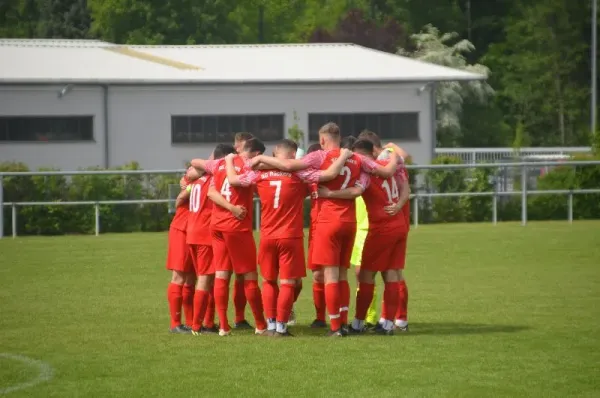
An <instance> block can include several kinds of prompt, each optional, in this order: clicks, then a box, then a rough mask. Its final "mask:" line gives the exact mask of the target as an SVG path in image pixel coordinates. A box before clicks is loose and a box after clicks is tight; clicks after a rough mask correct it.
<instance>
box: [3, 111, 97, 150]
mask: <svg viewBox="0 0 600 398" xmlns="http://www.w3.org/2000/svg"><path fill="white" fill-rule="evenodd" d="M94 121H95V116H94V115H0V144H6V143H35V142H44V143H68V142H77V143H89V142H92V143H93V142H96V140H95V138H94ZM75 126H76V127H75Z"/></svg>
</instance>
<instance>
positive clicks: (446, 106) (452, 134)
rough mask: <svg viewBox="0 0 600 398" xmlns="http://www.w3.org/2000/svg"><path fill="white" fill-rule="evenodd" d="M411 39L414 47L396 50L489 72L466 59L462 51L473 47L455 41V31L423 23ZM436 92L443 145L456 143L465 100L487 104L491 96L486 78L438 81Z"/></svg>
mask: <svg viewBox="0 0 600 398" xmlns="http://www.w3.org/2000/svg"><path fill="white" fill-rule="evenodd" d="M411 38H412V40H413V42H414V44H415V46H416V50H415V51H414V52H408V51H406V50H404V49H400V50H399V51H398V53H399V54H401V55H407V56H410V57H413V58H416V59H418V60H420V61H425V62H430V63H434V64H438V65H443V66H448V67H451V68H455V69H461V70H465V71H468V72H473V73H478V74H482V75H485V76H488V75H489V74H490V70H489V69H488V68H487V67H486V66H484V65H481V64H469V63H468V62H467V60H466V58H465V54H468V53H469V52H471V51H473V50H474V49H475V48H474V47H473V44H471V42H469V41H468V40H459V39H458V34H457V33H444V34H441V33H440V31H439V30H438V29H437V28H435V27H433V26H432V25H427V26H425V28H424V30H423V31H422V32H420V33H417V34H414V35H412V36H411ZM436 94H437V95H436V100H437V129H438V131H439V132H440V134H439V136H440V138H439V139H440V140H441V142H443V143H444V145H445V146H446V145H450V146H455V145H458V144H460V142H459V140H460V133H461V117H462V114H463V104H464V101H465V99H466V98H469V99H470V100H472V101H475V102H476V103H479V104H487V103H488V102H489V100H490V99H491V98H492V97H493V95H494V90H493V89H492V87H491V86H490V85H489V84H488V83H487V82H486V81H471V82H468V83H461V82H456V81H455V82H443V83H439V84H438V86H437V93H436Z"/></svg>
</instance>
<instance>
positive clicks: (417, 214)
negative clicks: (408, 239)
mask: <svg viewBox="0 0 600 398" xmlns="http://www.w3.org/2000/svg"><path fill="white" fill-rule="evenodd" d="M414 199H415V201H414V202H413V206H414V207H415V208H414V210H413V214H414V217H413V218H414V223H415V228H417V227H418V226H419V195H415V198H414Z"/></svg>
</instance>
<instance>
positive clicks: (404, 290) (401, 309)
mask: <svg viewBox="0 0 600 398" xmlns="http://www.w3.org/2000/svg"><path fill="white" fill-rule="evenodd" d="M398 284H399V289H400V292H399V294H398V297H399V300H400V301H399V303H398V311H397V312H396V319H400V320H402V321H406V320H408V287H406V281H405V280H402V281H400V282H398Z"/></svg>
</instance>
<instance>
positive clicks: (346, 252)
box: [338, 223, 356, 333]
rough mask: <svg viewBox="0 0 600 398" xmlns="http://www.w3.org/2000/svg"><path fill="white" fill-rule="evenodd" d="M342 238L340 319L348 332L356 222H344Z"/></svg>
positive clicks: (341, 231) (343, 328)
mask: <svg viewBox="0 0 600 398" xmlns="http://www.w3.org/2000/svg"><path fill="white" fill-rule="evenodd" d="M338 236H339V240H340V262H339V265H340V273H339V278H340V279H339V284H340V321H341V323H342V332H343V333H347V332H348V310H349V308H350V284H349V283H348V269H349V268H350V258H351V257H352V249H353V247H354V239H355V236H356V224H355V223H344V224H343V227H342V228H341V229H340V230H338Z"/></svg>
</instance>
